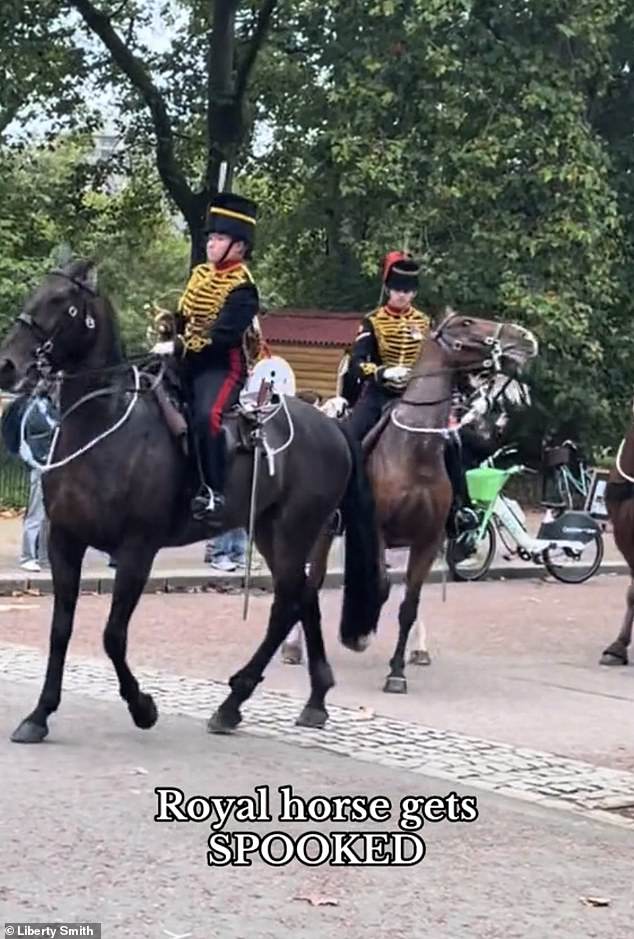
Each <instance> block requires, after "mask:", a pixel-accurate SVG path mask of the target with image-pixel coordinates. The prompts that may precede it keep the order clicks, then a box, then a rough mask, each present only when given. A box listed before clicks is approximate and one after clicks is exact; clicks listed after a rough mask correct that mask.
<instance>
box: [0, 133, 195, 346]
mask: <svg viewBox="0 0 634 939" xmlns="http://www.w3.org/2000/svg"><path fill="white" fill-rule="evenodd" d="M91 154H92V147H91V146H90V145H88V144H87V142H86V141H85V140H82V139H81V138H79V139H65V140H62V141H60V142H59V143H58V144H57V145H56V146H54V147H51V148H32V149H29V150H23V151H20V152H15V151H11V150H9V151H4V152H2V151H0V170H1V172H0V332H2V330H3V327H6V326H7V325H8V323H9V322H10V321H11V320H12V319H13V318H14V316H15V314H16V312H17V311H18V310H19V307H20V304H21V302H22V301H23V300H24V297H25V296H26V295H27V293H28V292H29V291H30V290H31V289H33V287H34V286H35V285H36V284H37V282H38V281H39V280H40V278H41V277H42V275H43V274H44V273H45V272H46V271H47V270H49V269H50V268H51V267H52V266H54V264H55V263H56V262H57V257H58V255H59V252H60V250H61V249H63V248H64V247H66V248H69V249H70V250H71V251H72V252H73V253H74V254H76V255H79V256H85V257H94V258H96V259H97V261H98V262H99V270H100V278H101V282H102V284H103V286H104V289H105V290H106V291H107V292H108V294H109V295H110V296H111V298H112V300H113V302H114V304H115V306H116V307H117V309H118V311H119V314H120V316H121V320H122V330H123V335H124V340H125V341H126V345H127V347H128V351H131V350H133V349H134V348H137V347H139V345H140V344H141V343H142V342H143V341H144V337H145V330H146V327H147V318H146V316H145V313H144V306H145V305H146V304H148V303H150V302H154V301H157V302H162V303H164V304H166V305H169V303H170V302H172V303H173V302H174V291H175V290H176V292H178V288H179V287H180V288H182V285H183V284H184V282H185V279H186V276H187V272H188V267H189V265H188V255H189V246H188V243H187V241H186V239H185V238H184V237H183V236H182V235H180V234H179V233H178V231H177V230H176V228H175V226H174V222H173V220H172V219H170V217H169V215H168V213H167V210H166V200H165V198H164V196H163V193H162V190H161V187H160V184H159V182H158V181H157V179H156V177H155V174H154V173H153V171H152V168H151V166H149V165H148V164H147V161H144V160H141V161H140V162H139V163H138V164H136V163H133V165H131V166H130V167H129V172H128V174H127V175H126V176H125V177H120V178H118V177H116V176H115V177H114V178H112V177H110V176H109V175H108V174H107V173H104V169H103V167H101V166H99V165H98V164H96V163H95V162H94V159H93V157H92V155H91Z"/></svg>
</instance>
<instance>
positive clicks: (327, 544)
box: [282, 529, 333, 665]
mask: <svg viewBox="0 0 634 939" xmlns="http://www.w3.org/2000/svg"><path fill="white" fill-rule="evenodd" d="M332 542H333V535H332V533H331V532H330V531H329V530H328V529H326V530H324V531H322V532H321V534H320V535H319V538H318V539H317V542H316V544H315V547H314V548H313V550H312V552H311V555H310V557H309V559H308V581H309V583H311V584H314V585H315V587H316V588H317V590H321V587H322V584H323V582H324V580H325V577H326V571H327V569H328V556H329V554H330V548H331V545H332ZM307 641H308V640H307ZM282 662H283V663H284V665H301V664H302V627H301V625H300V624H299V623H297V624H296V625H295V626H293V628H292V629H291V631H290V633H289V635H288V638H287V639H286V641H285V642H284V643H282Z"/></svg>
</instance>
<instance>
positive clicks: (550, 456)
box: [544, 447, 572, 468]
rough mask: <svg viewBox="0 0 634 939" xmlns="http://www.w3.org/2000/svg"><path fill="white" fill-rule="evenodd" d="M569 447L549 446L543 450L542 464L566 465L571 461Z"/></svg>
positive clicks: (551, 465)
mask: <svg viewBox="0 0 634 939" xmlns="http://www.w3.org/2000/svg"><path fill="white" fill-rule="evenodd" d="M571 456H572V454H571V452H570V447H550V448H548V449H546V450H544V465H545V466H548V467H550V468H552V467H554V466H567V465H568V464H569V463H570V462H571Z"/></svg>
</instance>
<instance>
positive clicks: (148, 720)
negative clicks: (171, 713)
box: [128, 691, 158, 730]
mask: <svg viewBox="0 0 634 939" xmlns="http://www.w3.org/2000/svg"><path fill="white" fill-rule="evenodd" d="M128 710H129V712H130V714H131V715H132V720H133V721H134V723H135V724H136V726H137V727H140V728H141V730H149V729H150V727H154V725H155V724H156V722H157V720H158V708H157V707H156V705H155V703H154V699H153V698H152V695H151V694H144V692H142V691H140V692H139V697H138V698H137V700H136V701H135V703H134V704H128Z"/></svg>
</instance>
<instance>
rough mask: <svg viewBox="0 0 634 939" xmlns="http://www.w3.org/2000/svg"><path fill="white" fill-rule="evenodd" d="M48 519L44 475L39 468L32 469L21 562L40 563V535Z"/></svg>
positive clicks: (32, 564) (23, 528)
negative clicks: (43, 492)
mask: <svg viewBox="0 0 634 939" xmlns="http://www.w3.org/2000/svg"><path fill="white" fill-rule="evenodd" d="M45 520H46V516H45V512H44V499H43V496H42V477H41V474H40V472H39V470H36V469H32V470H31V476H30V487H29V503H28V505H27V508H26V512H25V515H24V523H23V526H22V553H21V556H20V564H23V565H24V564H28V565H31V566H35V565H36V564H37V563H38V550H37V549H38V537H39V534H40V529H41V527H42V524H43V522H44V521H45Z"/></svg>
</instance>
